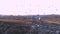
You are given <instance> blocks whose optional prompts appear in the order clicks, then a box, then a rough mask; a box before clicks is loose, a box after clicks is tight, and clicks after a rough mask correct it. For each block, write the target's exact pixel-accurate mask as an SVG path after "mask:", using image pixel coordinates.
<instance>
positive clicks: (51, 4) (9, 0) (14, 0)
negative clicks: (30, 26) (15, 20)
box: [0, 0, 60, 15]
mask: <svg viewBox="0 0 60 34" xmlns="http://www.w3.org/2000/svg"><path fill="white" fill-rule="evenodd" d="M0 14H1V15H38V14H39V15H49V14H59V15H60V0H0Z"/></svg>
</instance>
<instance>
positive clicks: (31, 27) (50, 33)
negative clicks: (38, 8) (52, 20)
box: [0, 21, 60, 34]
mask: <svg viewBox="0 0 60 34" xmlns="http://www.w3.org/2000/svg"><path fill="white" fill-rule="evenodd" d="M0 34H60V24H49V23H38V22H31V23H30V24H26V25H23V24H17V23H7V22H1V21H0Z"/></svg>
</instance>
